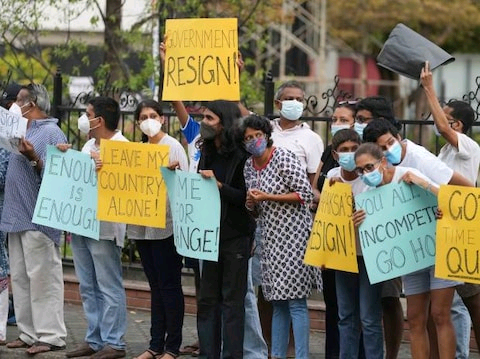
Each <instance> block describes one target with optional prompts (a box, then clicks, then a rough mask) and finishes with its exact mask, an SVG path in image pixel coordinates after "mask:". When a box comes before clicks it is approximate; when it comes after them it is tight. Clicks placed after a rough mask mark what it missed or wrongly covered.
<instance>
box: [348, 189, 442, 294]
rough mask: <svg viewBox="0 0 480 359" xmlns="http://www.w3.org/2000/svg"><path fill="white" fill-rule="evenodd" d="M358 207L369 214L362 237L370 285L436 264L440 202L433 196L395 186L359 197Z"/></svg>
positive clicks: (357, 200) (361, 226) (356, 197)
mask: <svg viewBox="0 0 480 359" xmlns="http://www.w3.org/2000/svg"><path fill="white" fill-rule="evenodd" d="M355 205H356V209H363V210H365V212H366V219H365V221H364V222H363V223H362V224H361V225H360V227H359V235H360V245H361V247H362V252H363V256H364V258H365V266H366V268H367V273H368V278H369V280H370V283H372V284H374V283H378V282H382V281H385V280H388V279H392V278H396V277H399V276H402V275H405V274H409V273H412V272H415V271H417V270H420V269H423V268H427V267H429V266H432V265H433V264H434V263H435V226H436V218H435V211H436V208H437V198H436V197H435V196H434V195H432V194H431V193H430V192H428V191H425V190H424V189H423V188H421V187H418V186H416V185H408V184H406V183H404V182H401V183H391V184H388V185H385V186H382V187H379V188H376V189H374V190H372V191H367V192H364V193H361V194H359V195H357V196H355Z"/></svg>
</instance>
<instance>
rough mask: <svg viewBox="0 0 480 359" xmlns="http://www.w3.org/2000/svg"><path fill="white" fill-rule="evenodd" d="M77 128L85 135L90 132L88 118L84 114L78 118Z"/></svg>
mask: <svg viewBox="0 0 480 359" xmlns="http://www.w3.org/2000/svg"><path fill="white" fill-rule="evenodd" d="M78 129H79V130H80V132H81V133H83V134H85V135H88V133H89V132H90V120H89V119H88V117H87V115H86V114H83V115H82V116H80V117H79V118H78Z"/></svg>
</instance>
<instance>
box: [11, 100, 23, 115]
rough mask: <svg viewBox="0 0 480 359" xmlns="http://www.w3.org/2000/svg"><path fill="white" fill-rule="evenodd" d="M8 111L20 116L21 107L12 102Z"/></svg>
mask: <svg viewBox="0 0 480 359" xmlns="http://www.w3.org/2000/svg"><path fill="white" fill-rule="evenodd" d="M8 111H10V112H11V113H13V114H15V115H17V116H20V117H22V109H21V107H20V106H18V105H17V104H16V103H15V102H14V103H12V106H10V108H9V109H8Z"/></svg>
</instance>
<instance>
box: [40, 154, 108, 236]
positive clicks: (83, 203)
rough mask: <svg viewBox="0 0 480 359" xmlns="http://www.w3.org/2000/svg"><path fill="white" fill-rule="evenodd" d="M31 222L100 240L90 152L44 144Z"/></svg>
mask: <svg viewBox="0 0 480 359" xmlns="http://www.w3.org/2000/svg"><path fill="white" fill-rule="evenodd" d="M32 222H33V223H37V224H41V225H44V226H48V227H52V228H57V229H61V230H64V231H69V232H72V233H76V234H79V235H82V236H85V237H89V238H93V239H96V240H98V239H99V231H100V225H99V222H98V220H97V175H96V173H95V167H94V165H93V162H92V159H91V158H90V156H89V155H87V154H85V153H81V152H78V151H74V150H68V151H66V152H61V151H59V150H58V149H57V148H56V147H55V146H48V147H47V158H46V161H45V168H44V172H43V179H42V184H41V186H40V192H39V194H38V197H37V203H36V205H35V211H34V213H33V218H32Z"/></svg>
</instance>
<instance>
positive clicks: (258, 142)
mask: <svg viewBox="0 0 480 359" xmlns="http://www.w3.org/2000/svg"><path fill="white" fill-rule="evenodd" d="M267 142H268V141H267V139H266V138H265V137H260V138H254V139H253V140H250V141H248V142H245V149H246V150H247V152H248V153H251V154H252V156H253V157H260V156H261V155H263V154H264V153H265V150H266V149H267Z"/></svg>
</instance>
